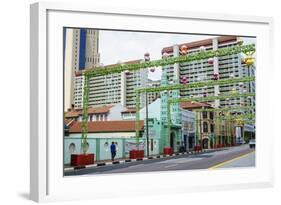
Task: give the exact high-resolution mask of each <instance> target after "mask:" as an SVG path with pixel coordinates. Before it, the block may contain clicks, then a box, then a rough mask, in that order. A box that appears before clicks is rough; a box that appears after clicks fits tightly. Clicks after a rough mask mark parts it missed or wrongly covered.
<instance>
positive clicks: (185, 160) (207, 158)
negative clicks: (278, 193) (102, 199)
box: [65, 145, 255, 176]
mask: <svg viewBox="0 0 281 205" xmlns="http://www.w3.org/2000/svg"><path fill="white" fill-rule="evenodd" d="M250 166H255V152H254V150H253V149H250V148H249V146H248V145H242V146H238V147H229V148H225V149H223V150H220V151H214V152H209V153H200V154H195V155H179V156H174V157H169V158H161V159H152V160H145V161H136V162H130V163H124V164H113V165H107V166H104V167H93V168H87V169H81V170H74V171H68V172H65V176H71V175H96V174H110V173H131V172H153V171H169V170H194V169H215V168H231V167H250Z"/></svg>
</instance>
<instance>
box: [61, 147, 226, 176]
mask: <svg viewBox="0 0 281 205" xmlns="http://www.w3.org/2000/svg"><path fill="white" fill-rule="evenodd" d="M219 150H222V149H212V150H199V151H191V152H177V153H173V154H170V155H164V154H162V155H156V156H149V157H143V158H137V159H124V160H120V161H119V160H118V161H113V162H100V163H96V164H90V165H84V166H83V165H82V166H76V167H68V168H64V171H74V170H81V169H86V168H92V167H102V166H107V165H114V164H124V163H130V162H136V161H145V160H152V159H160V158H171V157H174V156H180V155H194V154H199V153H208V152H215V151H219Z"/></svg>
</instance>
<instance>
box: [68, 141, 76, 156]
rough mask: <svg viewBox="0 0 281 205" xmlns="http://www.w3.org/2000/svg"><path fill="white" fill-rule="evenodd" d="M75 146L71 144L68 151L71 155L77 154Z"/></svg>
mask: <svg viewBox="0 0 281 205" xmlns="http://www.w3.org/2000/svg"><path fill="white" fill-rule="evenodd" d="M75 149H76V148H75V144H74V143H70V145H69V147H68V150H69V153H71V154H72V153H74V152H75Z"/></svg>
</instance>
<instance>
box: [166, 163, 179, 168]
mask: <svg viewBox="0 0 281 205" xmlns="http://www.w3.org/2000/svg"><path fill="white" fill-rule="evenodd" d="M177 165H178V164H171V165H168V166H165V168H170V167H175V166H177Z"/></svg>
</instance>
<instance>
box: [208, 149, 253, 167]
mask: <svg viewBox="0 0 281 205" xmlns="http://www.w3.org/2000/svg"><path fill="white" fill-rule="evenodd" d="M253 152H255V151H251V152H249V153H247V154H242V155H240V156H238V157H235V158H233V159H230V160H227V161H224V162H221V163H219V164H217V165H214V166H212V167H209V168H208V169H215V168H218V167H221V166H223V165H225V164H228V163H230V162H233V161H235V160H238V159H241V158H243V157H246V156H248V155H249V154H252V153H253Z"/></svg>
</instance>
